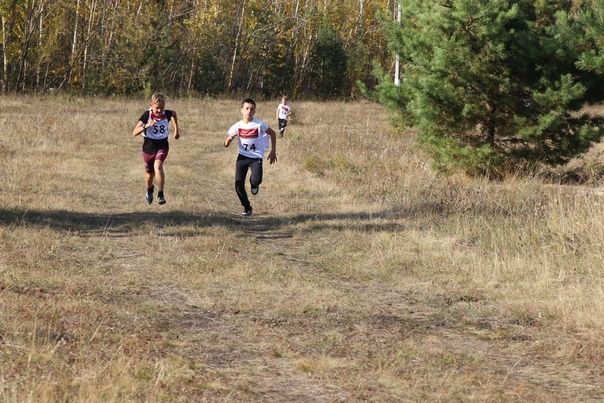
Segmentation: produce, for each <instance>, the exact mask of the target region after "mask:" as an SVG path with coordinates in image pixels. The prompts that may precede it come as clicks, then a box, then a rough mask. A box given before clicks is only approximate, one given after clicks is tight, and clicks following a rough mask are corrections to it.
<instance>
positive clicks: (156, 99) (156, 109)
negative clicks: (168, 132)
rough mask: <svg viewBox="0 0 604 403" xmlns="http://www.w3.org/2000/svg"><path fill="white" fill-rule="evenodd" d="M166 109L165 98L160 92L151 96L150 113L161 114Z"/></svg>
mask: <svg viewBox="0 0 604 403" xmlns="http://www.w3.org/2000/svg"><path fill="white" fill-rule="evenodd" d="M165 107H166V97H165V96H164V94H162V93H161V92H156V93H154V94H153V95H152V96H151V111H152V112H153V113H154V114H158V115H159V114H162V113H163V111H164V108H165Z"/></svg>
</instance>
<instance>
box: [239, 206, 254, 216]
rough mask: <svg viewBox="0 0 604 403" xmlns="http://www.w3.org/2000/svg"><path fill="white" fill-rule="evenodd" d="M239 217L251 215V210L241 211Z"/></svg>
mask: <svg viewBox="0 0 604 403" xmlns="http://www.w3.org/2000/svg"><path fill="white" fill-rule="evenodd" d="M241 215H242V216H244V217H249V216H251V215H252V208H251V207H250V208H249V209H247V208H246V209H245V210H243V213H241Z"/></svg>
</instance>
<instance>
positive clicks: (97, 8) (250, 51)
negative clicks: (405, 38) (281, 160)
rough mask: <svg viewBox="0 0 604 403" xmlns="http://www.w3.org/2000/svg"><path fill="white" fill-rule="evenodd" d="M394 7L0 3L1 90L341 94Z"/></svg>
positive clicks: (354, 3)
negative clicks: (383, 18) (382, 16)
mask: <svg viewBox="0 0 604 403" xmlns="http://www.w3.org/2000/svg"><path fill="white" fill-rule="evenodd" d="M395 8H396V0H231V1H221V0H0V28H1V32H2V38H1V40H2V46H1V52H2V67H1V72H0V75H1V77H0V84H1V90H2V92H3V93H31V92H46V91H68V92H72V93H77V94H103V95H112V94H115V95H128V94H136V93H141V92H146V93H148V92H151V91H153V90H156V89H162V90H164V91H169V92H170V93H171V94H181V95H187V94H195V95H223V94H226V95H232V94H237V93H244V92H245V93H248V94H257V95H259V96H273V95H279V94H281V93H284V92H287V93H289V94H291V95H294V96H309V97H319V98H335V97H350V96H355V95H356V93H357V86H356V82H357V81H360V82H364V83H367V84H371V82H372V80H374V78H373V75H372V65H373V63H374V62H375V61H377V62H378V63H380V64H388V63H391V59H392V57H391V52H389V51H388V50H387V46H386V43H385V38H384V36H383V26H382V24H381V22H380V21H379V19H377V18H376V14H377V13H379V12H380V11H381V12H383V13H384V14H392V13H393V10H394V9H395Z"/></svg>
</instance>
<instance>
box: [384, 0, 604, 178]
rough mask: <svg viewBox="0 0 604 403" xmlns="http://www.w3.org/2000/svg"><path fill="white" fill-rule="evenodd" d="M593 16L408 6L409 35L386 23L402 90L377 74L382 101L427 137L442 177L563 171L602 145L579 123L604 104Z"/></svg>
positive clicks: (579, 9)
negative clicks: (530, 168)
mask: <svg viewBox="0 0 604 403" xmlns="http://www.w3.org/2000/svg"><path fill="white" fill-rule="evenodd" d="M590 10H591V5H588V4H577V2H574V4H573V2H571V1H563V0H558V1H548V2H535V1H528V0H479V1H478V0H443V1H438V2H436V1H428V2H426V1H423V0H406V1H405V3H404V7H403V10H402V11H403V12H402V17H401V25H398V24H396V23H395V22H392V21H388V20H385V26H386V30H387V34H388V37H389V44H390V47H391V50H393V51H394V52H396V53H398V54H399V56H400V60H401V64H402V66H403V70H402V73H403V76H402V79H401V85H400V86H399V87H395V86H394V85H393V84H392V79H391V77H390V76H389V75H388V74H386V72H384V71H383V70H380V69H377V70H376V75H377V76H378V79H379V85H378V86H377V87H376V89H375V91H374V95H375V96H376V97H377V98H378V99H380V100H381V101H382V102H383V103H385V104H386V105H388V106H389V107H390V108H391V109H392V110H393V111H395V112H396V115H397V116H398V119H399V121H400V122H401V123H402V124H403V125H406V126H413V127H417V128H418V129H419V131H420V143H421V144H422V145H423V147H424V149H426V150H427V151H428V153H429V154H430V155H431V157H432V158H433V161H434V162H435V165H436V166H437V167H438V168H441V169H450V168H461V169H464V170H466V171H468V172H470V173H490V174H492V173H494V172H497V171H498V170H499V171H500V170H501V169H502V168H503V167H505V166H506V165H509V166H511V165H514V166H516V165H517V164H518V162H519V161H526V162H530V163H533V162H535V161H546V162H548V163H552V164H557V163H562V162H564V161H566V160H568V159H569V158H570V157H572V156H573V155H576V154H577V153H580V152H582V151H585V150H586V149H587V148H588V147H589V145H590V142H592V141H594V140H595V139H598V138H599V137H600V136H601V135H602V130H601V123H600V122H599V121H598V120H597V119H590V118H588V117H587V116H578V115H577V111H579V110H580V108H581V107H582V105H583V104H584V103H585V102H587V101H591V102H594V101H600V100H602V99H603V98H604V97H603V95H604V94H602V92H601V91H598V89H601V88H604V77H603V76H602V70H603V69H602V66H604V63H603V62H602V50H601V49H602V44H601V43H598V42H597V40H601V39H599V38H601V31H600V32H599V34H595V31H596V29H597V27H598V25H597V24H596V23H595V22H596V21H597V20H598V18H597V15H596V14H595V13H594V12H592V11H590ZM601 15H602V14H600V16H601ZM600 24H601V20H600ZM600 30H601V25H600Z"/></svg>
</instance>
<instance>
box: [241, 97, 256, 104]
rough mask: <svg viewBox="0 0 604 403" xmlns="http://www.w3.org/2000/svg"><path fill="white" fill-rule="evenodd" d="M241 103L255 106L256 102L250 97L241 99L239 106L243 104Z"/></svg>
mask: <svg viewBox="0 0 604 403" xmlns="http://www.w3.org/2000/svg"><path fill="white" fill-rule="evenodd" d="M243 104H250V105H254V106H256V102H255V101H254V100H253V99H252V98H246V99H244V100H243V101H241V106H243Z"/></svg>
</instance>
